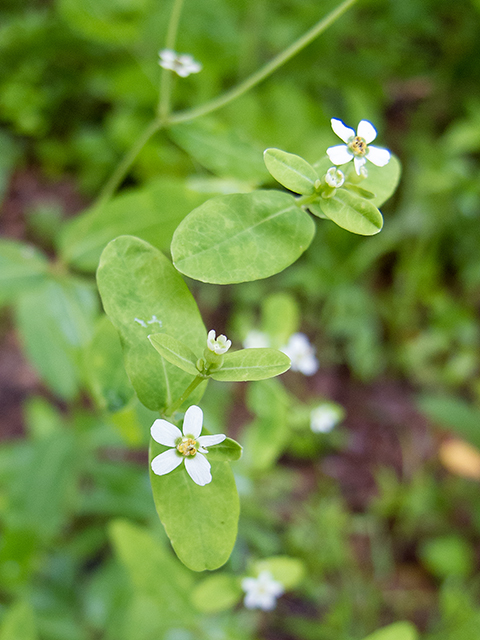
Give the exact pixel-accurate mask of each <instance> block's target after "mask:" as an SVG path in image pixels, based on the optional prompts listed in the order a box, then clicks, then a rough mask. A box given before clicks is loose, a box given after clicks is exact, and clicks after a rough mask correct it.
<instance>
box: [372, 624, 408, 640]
mask: <svg viewBox="0 0 480 640" xmlns="http://www.w3.org/2000/svg"><path fill="white" fill-rule="evenodd" d="M364 640H418V633H417V630H416V629H415V627H414V626H413V624H411V623H410V622H394V623H393V624H390V625H389V626H388V627H384V628H383V629H378V631H374V632H373V633H371V634H370V635H369V636H367V637H366V638H365V639H364Z"/></svg>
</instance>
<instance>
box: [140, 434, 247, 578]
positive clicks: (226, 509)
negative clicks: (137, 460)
mask: <svg viewBox="0 0 480 640" xmlns="http://www.w3.org/2000/svg"><path fill="white" fill-rule="evenodd" d="M165 450H166V448H165V447H162V446H161V445H159V444H157V443H156V442H154V441H153V440H152V441H151V443H150V457H149V459H150V461H152V460H153V458H154V457H155V456H157V455H158V454H160V453H162V452H163V451H165ZM207 457H208V455H207ZM211 467H212V468H211V473H212V481H211V482H210V483H209V484H207V485H205V486H204V487H200V486H199V485H197V484H195V482H194V481H193V480H192V479H191V478H190V476H189V475H188V474H187V471H186V469H185V465H184V463H183V462H182V464H181V465H180V466H179V467H177V468H176V469H174V470H173V471H171V472H170V473H167V474H166V475H164V476H157V475H155V474H154V473H153V471H152V470H151V467H150V482H151V484H152V491H153V499H154V501H155V507H156V509H157V513H158V516H159V518H160V520H161V521H162V524H163V526H164V527H165V531H166V532H167V535H168V537H169V538H170V541H171V543H172V546H173V548H174V550H175V553H176V554H177V556H178V557H179V558H180V560H181V561H182V562H183V563H184V564H185V565H186V566H187V567H188V568H189V569H192V571H205V570H206V569H210V570H214V569H218V567H221V566H222V565H223V564H225V562H226V561H227V560H228V558H229V557H230V554H231V553H232V549H233V546H234V544H235V540H236V537H237V527H238V516H239V514H240V502H239V499H238V493H237V488H236V486H235V480H234V479H233V473H232V471H231V469H230V466H229V464H228V462H216V461H214V460H212V463H211Z"/></svg>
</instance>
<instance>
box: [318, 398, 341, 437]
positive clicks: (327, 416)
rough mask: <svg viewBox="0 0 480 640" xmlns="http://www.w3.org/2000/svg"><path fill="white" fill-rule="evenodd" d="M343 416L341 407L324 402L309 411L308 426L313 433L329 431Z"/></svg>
mask: <svg viewBox="0 0 480 640" xmlns="http://www.w3.org/2000/svg"><path fill="white" fill-rule="evenodd" d="M342 416H343V410H342V408H341V407H339V406H337V405H334V404H331V403H329V402H324V403H323V404H320V405H318V407H315V408H314V409H312V411H311V412H310V428H311V430H312V431H313V432H314V433H329V432H330V431H331V430H332V429H333V428H334V427H335V425H337V424H338V422H340V420H341V419H342Z"/></svg>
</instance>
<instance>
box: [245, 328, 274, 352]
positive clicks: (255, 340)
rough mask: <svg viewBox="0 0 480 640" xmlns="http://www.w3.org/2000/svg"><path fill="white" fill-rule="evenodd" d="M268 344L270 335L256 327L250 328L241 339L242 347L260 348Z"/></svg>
mask: <svg viewBox="0 0 480 640" xmlns="http://www.w3.org/2000/svg"><path fill="white" fill-rule="evenodd" d="M269 346H270V337H269V336H268V335H267V334H266V333H264V332H263V331H259V330H258V329H251V330H250V331H249V332H248V333H247V335H246V336H245V339H244V341H243V348H244V349H262V348H265V347H269Z"/></svg>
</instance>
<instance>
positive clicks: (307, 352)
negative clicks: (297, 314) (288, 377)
mask: <svg viewBox="0 0 480 640" xmlns="http://www.w3.org/2000/svg"><path fill="white" fill-rule="evenodd" d="M280 351H283V353H285V354H286V355H287V356H288V357H289V358H290V360H291V362H292V366H291V369H292V371H300V372H301V373H303V374H304V375H306V376H312V375H313V374H314V373H316V372H317V371H318V360H317V359H316V357H315V347H312V345H311V344H310V342H309V341H308V338H307V336H306V335H305V334H304V333H294V334H293V335H291V336H290V339H289V341H288V343H287V344H286V345H285V346H284V347H281V348H280Z"/></svg>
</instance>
